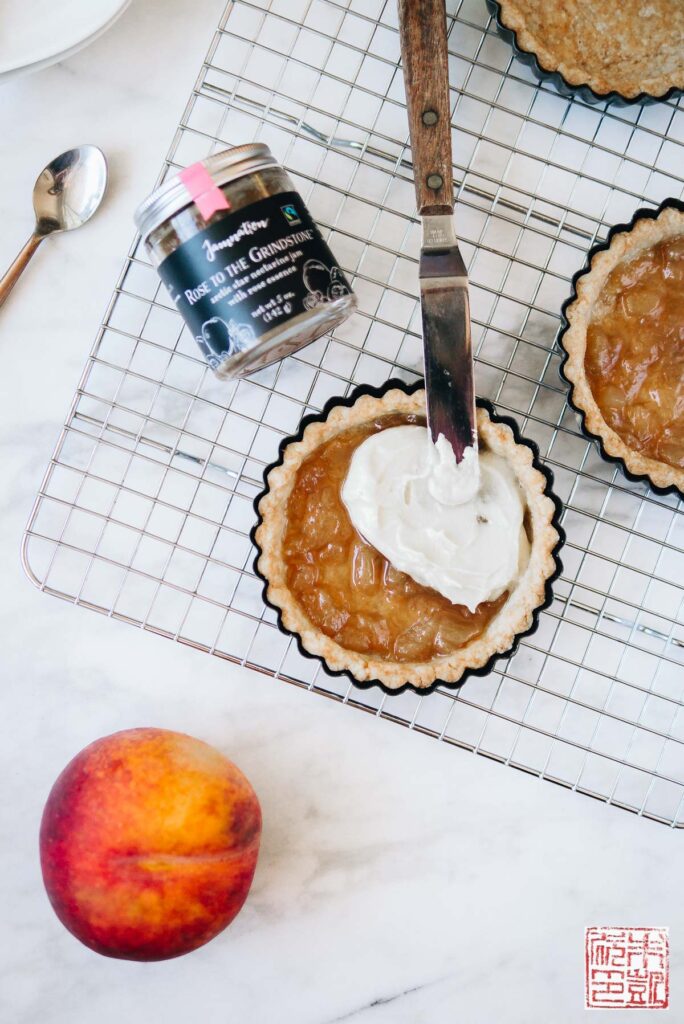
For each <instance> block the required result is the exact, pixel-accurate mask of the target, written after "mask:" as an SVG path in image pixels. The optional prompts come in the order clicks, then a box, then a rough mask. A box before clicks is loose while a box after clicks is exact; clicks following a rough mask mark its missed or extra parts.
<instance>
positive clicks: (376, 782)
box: [0, 0, 684, 1024]
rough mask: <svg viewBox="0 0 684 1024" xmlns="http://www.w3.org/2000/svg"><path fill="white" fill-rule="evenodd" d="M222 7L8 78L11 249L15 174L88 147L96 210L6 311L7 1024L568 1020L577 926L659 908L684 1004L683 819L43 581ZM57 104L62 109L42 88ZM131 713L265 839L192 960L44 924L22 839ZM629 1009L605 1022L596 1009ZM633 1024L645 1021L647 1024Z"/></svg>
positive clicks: (674, 999) (123, 27) (172, 10)
mask: <svg viewBox="0 0 684 1024" xmlns="http://www.w3.org/2000/svg"><path fill="white" fill-rule="evenodd" d="M221 7H222V0H195V2H194V3H192V4H187V3H184V2H183V0H163V2H162V0H136V2H135V3H134V4H132V6H131V7H130V8H129V10H128V11H127V12H126V14H125V15H124V16H123V18H122V19H121V21H120V22H119V23H118V24H117V25H116V26H115V27H114V28H113V29H112V30H111V32H109V33H108V34H107V35H106V36H104V37H103V38H102V39H100V40H99V41H97V42H96V43H95V44H94V45H93V46H92V47H91V48H89V49H88V50H86V51H84V52H83V53H81V54H79V55H77V56H76V57H74V58H72V59H71V60H69V61H67V62H66V63H65V64H63V65H58V66H56V67H54V68H51V69H49V70H47V71H44V72H41V73H40V74H38V75H36V76H34V77H29V78H24V79H21V80H19V81H17V82H14V83H10V84H9V85H6V86H3V87H2V97H3V101H4V104H3V110H4V120H3V144H4V146H5V152H6V153H7V154H10V157H11V158H7V159H5V160H3V165H2V186H3V187H2V198H1V200H0V201H1V202H2V212H3V238H2V250H3V257H2V258H3V259H5V261H6V262H9V260H10V259H11V258H12V257H13V256H14V253H15V250H17V249H18V248H19V246H20V245H21V244H23V242H24V240H25V236H27V235H28V233H29V231H30V229H31V207H30V189H31V185H32V183H33V180H34V177H35V174H36V173H37V171H38V170H39V169H40V168H41V167H42V166H43V165H44V164H45V162H46V160H47V159H49V158H50V157H51V156H52V155H53V154H55V153H58V152H60V151H61V150H62V149H64V148H65V146H67V145H70V144H73V143H78V142H81V141H88V142H93V143H96V144H98V145H100V146H102V147H103V148H104V149H105V150H106V151H107V153H108V155H109V157H110V160H111V167H112V185H111V192H110V195H109V199H108V201H107V203H106V205H105V206H104V207H103V209H102V211H101V213H100V214H99V215H98V217H97V218H95V219H94V220H93V222H92V223H91V224H90V225H88V226H87V227H86V228H84V229H83V230H82V231H79V232H78V233H77V234H74V235H71V236H69V237H66V236H65V237H58V238H53V239H50V241H49V242H48V243H46V245H45V246H44V247H43V248H42V250H41V252H40V253H38V255H37V256H36V258H35V260H34V263H33V265H32V266H31V267H30V269H29V271H28V272H27V274H26V276H25V278H24V279H23V280H22V281H21V283H20V285H19V286H17V288H16V290H15V292H14V294H13V295H12V297H11V299H10V300H9V302H8V303H7V305H6V306H5V307H4V308H3V310H2V311H1V316H0V332H1V333H2V353H3V359H4V363H5V365H4V368H3V382H4V383H3V389H2V393H3V402H2V418H1V420H2V424H1V426H0V431H1V436H0V444H1V446H2V447H1V451H2V465H3V469H4V486H3V488H2V490H1V492H0V507H1V508H2V513H3V514H2V530H1V534H0V573H1V578H2V581H3V585H2V588H0V615H1V616H2V633H1V635H2V656H1V665H2V669H1V678H2V683H3V686H2V698H3V703H2V708H3V713H2V717H1V719H0V730H1V732H2V742H1V743H0V758H1V759H2V778H3V783H4V784H3V786H2V787H1V789H0V861H1V863H0V906H2V908H3V913H2V920H1V923H0V1021H2V1022H3V1024H4V1022H7V1024H90V1022H91V1021H93V1020H96V1021H98V1024H120V1022H121V1021H123V1020H125V1021H126V1022H127V1024H150V1022H156V1021H165V1022H167V1024H182V1022H185V1021H188V1020H193V1021H198V1022H202V1024H226V1022H227V1021H247V1020H249V1021H250V1024H272V1022H273V1021H278V1022H279V1024H289V1022H292V1024H332V1022H335V1021H348V1020H352V1021H354V1022H355V1024H404V1022H405V1024H409V1022H410V1024H415V1022H418V1021H420V1022H424V1021H431V1022H432V1021H435V1022H440V1024H441V1022H447V1021H454V1022H455V1021H458V1022H459V1024H460V1022H462V1024H491V1022H492V1021H501V1022H503V1024H541V1022H547V1021H553V1022H554V1024H576V1022H580V1021H582V1020H584V1010H583V977H582V971H583V966H582V958H583V930H584V927H585V926H586V925H590V924H609V923H615V924H625V923H634V924H646V925H648V924H652V925H669V927H670V929H671V940H672V992H671V1006H672V1011H671V1015H670V1016H671V1019H672V1020H678V1019H681V1015H682V1013H683V1012H684V1011H682V1006H683V1005H684V991H682V990H683V988H684V964H683V953H682V945H681V943H682V938H681V936H682V933H683V932H684V928H683V927H682V925H684V920H683V914H682V904H681V899H680V898H679V897H678V894H679V893H680V890H681V880H680V874H681V872H680V866H679V865H680V860H681V857H680V850H681V836H680V835H679V834H677V833H675V832H672V831H668V830H667V829H666V828H664V827H662V826H660V825H656V824H653V823H650V822H647V821H639V820H638V819H636V818H634V817H633V816H631V815H629V814H626V813H624V812H622V811H619V810H615V809H612V808H609V807H605V806H604V805H602V804H598V803H594V802H592V801H591V800H588V799H586V798H582V797H579V796H576V795H573V794H571V793H567V792H565V791H563V790H561V789H557V788H556V787H554V786H551V785H549V784H547V783H541V782H538V781H536V780H534V779H531V778H528V777H526V776H525V775H523V774H522V773H519V772H515V771H512V770H509V769H506V768H503V767H500V766H498V765H496V764H492V763H489V762H487V761H486V760H485V759H483V758H476V757H472V756H471V755H469V754H466V753H462V752H459V751H457V750H453V749H448V748H447V747H445V746H443V745H441V744H439V743H436V742H434V740H429V739H424V738H420V737H417V736H415V737H409V736H407V733H406V730H404V729H399V728H396V727H395V726H394V725H392V724H390V723H388V722H384V721H379V720H377V719H375V718H373V717H372V716H369V715H362V714H359V713H358V712H355V711H354V710H352V709H350V708H344V707H340V706H339V705H336V704H333V703H332V702H328V701H325V700H320V699H318V698H316V697H314V696H312V695H310V694H308V693H306V692H305V691H303V690H300V689H296V688H294V687H289V686H287V685H286V684H284V683H280V682H275V681H273V680H270V679H267V678H264V677H261V676H258V675H256V674H254V673H252V672H249V671H247V670H241V669H238V668H234V667H232V666H231V665H229V664H226V663H224V662H221V661H219V660H217V659H212V658H209V657H206V656H204V655H202V654H199V653H196V652H193V651H191V650H189V649H187V648H183V647H181V646H180V645H176V644H171V643H169V642H168V641H166V640H162V639H160V638H157V637H154V636H152V635H150V634H143V633H142V632H140V631H136V630H134V629H131V628H130V627H128V626H124V625H122V624H119V623H115V622H111V621H107V619H106V618H105V617H100V616H97V615H95V614H92V613H90V612H87V611H85V610H81V609H74V608H73V607H70V606H69V605H68V604H67V603H62V602H59V601H57V600H54V599H50V598H48V597H45V596H43V595H41V594H40V593H38V592H37V591H35V590H34V589H33V588H32V587H31V586H30V584H29V583H28V582H27V581H26V579H25V578H24V576H23V574H22V571H21V568H20V564H19V555H18V552H19V544H20V539H21V533H22V529H23V526H24V523H25V521H26V518H27V516H28V512H29V509H30V506H31V502H32V498H33V494H34V493H35V492H36V490H37V488H38V486H39V483H40V478H41V476H42V473H43V469H44V466H45V464H46V461H47V459H48V457H49V454H50V452H51V450H52V446H53V443H54V440H55V438H56V436H57V433H58V430H59V427H60V425H61V423H62V420H63V417H64V413H65V411H66V409H67V406H68V403H69V401H70V399H71V396H72V393H73V389H74V387H75V385H76V383H77V380H78V376H79V374H80V369H81V366H82V364H83V361H84V359H85V356H86V354H87V352H88V350H89V348H90V345H91V343H92V339H93V337H94V335H95V332H96V329H97V326H98V324H99V320H100V317H101V315H102V313H103V311H104V309H105V306H106V303H107V301H108V299H109V295H110V292H111V288H112V285H113V282H114V280H115V277H116V275H117V273H118V271H119V269H120V266H121V263H122V259H123V255H124V253H125V252H126V250H127V248H128V245H129V243H130V239H131V237H132V223H131V215H132V210H133V208H134V206H135V204H136V203H137V202H138V200H139V199H140V197H141V196H143V195H145V194H146V192H147V191H148V190H149V188H150V186H151V185H152V184H153V181H154V178H155V176H156V173H157V169H158V166H159V163H160V160H161V157H162V155H163V153H164V152H165V151H166V148H167V146H168V142H169V139H170V137H171V134H172V132H173V129H174V126H175V124H176V121H177V118H178V116H179V114H180V111H181V109H182V106H183V104H184V102H185V99H186V95H187V92H188V90H189V88H190V85H191V82H192V80H193V78H194V75H195V70H196V67H197V65H198V63H199V61H200V60H201V59H202V56H203V55H204V53H205V51H206V46H207V43H208V41H209V35H210V31H211V27H212V26H213V25H214V24H216V22H217V20H218V17H219V14H220V11H221ZM57 99H58V101H59V102H57ZM136 725H158V726H163V727H168V728H175V729H181V730H185V731H187V732H190V733H193V734H195V735H197V736H199V737H202V738H203V739H206V740H207V741H209V742H211V743H214V744H215V745H216V746H218V747H219V748H220V749H221V750H223V751H224V752H225V753H226V754H228V756H230V757H232V758H234V759H235V760H236V762H237V763H238V764H239V765H240V766H241V767H242V768H243V769H244V770H245V771H246V772H247V774H248V775H249V777H250V778H251V780H252V782H253V784H254V786H255V788H256V790H257V792H258V793H259V796H260V798H261V801H262V806H263V811H264V834H263V842H262V855H261V859H260V862H259V866H258V868H257V873H256V878H255V883H254V888H253V890H252V893H251V896H250V898H249V899H248V901H247V904H246V906H245V908H244V910H243V912H242V913H241V914H240V916H239V917H238V918H237V920H236V921H235V923H234V924H233V925H232V926H231V927H230V928H229V930H228V931H227V932H225V933H224V934H223V935H222V936H220V937H219V938H217V939H216V940H215V941H213V942H212V943H210V944H209V945H207V946H206V947H204V948H203V949H201V950H199V951H198V952H196V953H193V954H191V955H189V956H187V957H185V958H182V959H179V960H176V961H170V962H167V963H159V964H134V963H125V962H117V961H113V960H107V959H104V958H101V957H98V956H97V955H95V954H93V953H91V952H89V951H88V950H87V949H85V948H84V947H82V946H80V945H79V944H78V943H77V942H76V941H75V940H74V939H72V938H71V936H70V935H68V934H67V932H65V931H64V929H63V928H62V926H61V925H60V924H59V922H58V921H57V919H56V918H55V916H54V914H53V913H52V911H51V909H50V907H49V905H48V902H47V899H46V897H45V895H44V892H43V890H42V885H41V880H40V872H39V865H38V848H37V830H38V824H39V821H40V814H41V811H42V806H43V802H44V800H45V797H46V796H47V793H48V790H49V788H50V786H51V785H52V782H53V781H54V779H55V777H56V775H57V774H58V772H59V771H60V770H61V768H62V767H63V766H64V764H65V763H66V761H67V760H68V759H69V758H70V757H71V756H73V755H74V754H75V753H76V752H77V751H78V750H79V749H80V748H81V747H82V746H84V745H85V744H86V743H88V742H90V741H91V740H92V739H94V738H95V737H97V736H99V735H102V734H105V733H108V732H112V731H115V730H117V729H121V728H127V727H130V726H136ZM625 1019H628V1020H629V1022H630V1024H633V1022H632V1018H631V1015H625V1014H623V1013H621V1012H620V1011H616V1012H614V1013H613V1015H612V1016H611V1017H610V1024H624V1021H625ZM640 1019H641V1018H640Z"/></svg>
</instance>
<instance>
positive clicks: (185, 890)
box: [40, 729, 261, 960]
mask: <svg viewBox="0 0 684 1024" xmlns="http://www.w3.org/2000/svg"><path fill="white" fill-rule="evenodd" d="M260 835H261V809H260V807H259V801H258V799H257V796H256V793H255V792H254V790H253V789H252V787H251V785H250V783H249V781H248V780H247V779H246V778H245V776H244V775H243V774H242V772H241V771H240V770H239V769H238V768H236V767H235V765H234V764H232V763H231V762H230V761H229V760H228V759H227V758H225V757H224V756H223V755H222V754H220V753H219V752H218V751H217V750H215V749H214V748H213V747H210V746H208V745H207V744H206V743H203V742H201V741H200V740H196V739H193V738H192V737H191V736H186V735H184V734H182V733H177V732H168V731H166V730H164V729H130V730H126V731H124V732H119V733H114V734H113V735H112V736H106V737H104V738H103V739H99V740H96V741H95V742H94V743H91V744H90V746H88V747H86V748H85V749H84V750H82V751H81V752H80V754H77V755H76V757H75V758H74V759H73V760H72V761H71V762H70V763H69V764H68V765H67V766H66V768H65V769H64V771H63V772H62V774H61V775H60V776H59V778H58V779H57V781H56V782H55V784H54V786H53V787H52V791H51V792H50V795H49V797H48V801H47V804H46V806H45V810H44V812H43V820H42V824H41V830H40V854H41V865H42V869H43V879H44V882H45V887H46V889H47V893H48V896H49V897H50V902H51V903H52V906H53V907H54V910H55V912H56V914H57V916H58V917H59V919H60V921H61V922H62V923H63V924H64V925H65V926H66V927H67V928H68V929H69V931H71V932H73V934H74V935H75V936H76V937H77V938H78V939H80V940H81V942H83V943H85V945H86V946H89V947H90V948H91V949H94V950H96V952H98V953H103V954H105V955H106V956H114V957H121V958H123V959H128V960H164V959H167V958H168V957H173V956H179V955H180V954H181V953H187V952H189V951H190V950H192V949H196V948H197V947H198V946H201V945H203V944H204V943H205V942H208V941H209V939H212V938H213V937H214V936H215V935H217V934H218V933H219V932H220V931H222V930H223V929H224V928H225V927H226V925H228V924H230V922H231V921H232V920H233V918H234V917H235V915H236V914H237V913H238V911H239V910H240V908H241V907H242V905H243V903H244V901H245V898H246V896H247V893H248V891H249V887H250V885H251V883H252V877H253V875H254V869H255V867H256V862H257V855H258V852H259V838H260Z"/></svg>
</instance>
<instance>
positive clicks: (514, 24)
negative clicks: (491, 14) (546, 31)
mask: <svg viewBox="0 0 684 1024" xmlns="http://www.w3.org/2000/svg"><path fill="white" fill-rule="evenodd" d="M546 2H547V3H549V4H551V3H559V2H560V0H546ZM602 6H603V7H605V8H607V5H606V4H603V5H602ZM499 8H500V21H501V24H502V25H503V26H504V28H507V29H509V30H510V31H512V32H514V33H515V36H516V43H517V45H518V47H519V48H520V49H521V50H523V51H525V52H526V53H531V54H533V55H534V56H535V57H536V59H537V61H538V63H539V66H540V67H541V68H542V70H543V71H546V72H550V73H553V72H558V73H559V74H561V75H562V76H563V78H564V79H565V81H566V82H567V83H568V85H570V86H572V87H575V88H580V87H581V86H588V87H589V88H590V89H592V90H593V92H594V93H595V94H596V95H597V96H598V97H599V98H600V97H601V96H607V95H609V94H610V93H613V92H616V93H618V94H619V95H620V96H623V97H624V98H625V99H627V100H633V99H636V98H638V97H640V96H641V95H642V94H644V93H645V94H646V95H647V96H653V97H654V98H656V99H657V98H659V97H661V96H664V95H665V94H666V93H667V92H669V90H670V89H682V88H684V81H683V80H682V73H681V69H679V71H678V73H673V71H672V69H671V68H669V67H667V66H666V67H665V68H663V69H662V70H661V69H660V68H659V67H658V65H657V55H658V50H659V48H660V45H661V44H660V41H659V40H658V39H657V38H656V39H654V40H653V52H654V57H653V59H652V61H651V62H650V71H649V74H648V76H647V77H644V72H643V70H641V69H639V70H637V69H635V71H634V75H633V77H632V78H625V77H624V74H623V80H622V81H621V82H620V83H618V84H616V83H615V82H614V81H612V80H611V79H610V77H609V73H610V66H609V65H606V66H605V69H604V70H603V73H602V72H601V69H600V68H593V69H587V68H583V67H578V66H577V64H575V63H574V62H572V61H568V59H567V58H568V57H570V52H568V54H567V56H566V55H565V54H563V53H558V52H555V51H554V50H553V49H550V48H549V46H548V45H547V44H546V43H545V42H544V40H543V39H541V38H540V36H539V34H538V32H536V31H532V30H531V29H530V27H529V24H528V16H527V12H526V11H525V8H524V6H521V4H520V3H519V2H518V0H499ZM635 22H636V25H635V28H634V33H633V34H635V35H636V34H639V35H640V37H641V39H642V40H643V34H644V31H645V26H644V24H643V21H642V20H641V19H639V20H638V21H637V19H636V18H635ZM646 27H647V26H646ZM672 38H673V40H674V39H675V30H674V29H673V30H672ZM642 45H643V43H642ZM597 56H598V54H597Z"/></svg>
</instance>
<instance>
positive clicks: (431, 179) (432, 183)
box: [427, 174, 444, 192]
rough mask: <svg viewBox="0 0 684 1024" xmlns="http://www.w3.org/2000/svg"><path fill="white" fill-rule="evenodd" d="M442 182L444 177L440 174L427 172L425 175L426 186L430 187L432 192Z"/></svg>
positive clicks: (440, 185) (439, 186) (435, 190)
mask: <svg viewBox="0 0 684 1024" xmlns="http://www.w3.org/2000/svg"><path fill="white" fill-rule="evenodd" d="M443 184H444V178H443V177H442V175H441V174H428V176H427V187H428V188H431V189H432V190H433V191H434V192H437V190H438V189H440V188H441V187H442V185H443Z"/></svg>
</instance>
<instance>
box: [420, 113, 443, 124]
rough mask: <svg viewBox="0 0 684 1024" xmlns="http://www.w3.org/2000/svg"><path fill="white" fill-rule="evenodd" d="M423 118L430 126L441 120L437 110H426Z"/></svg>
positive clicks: (424, 122)
mask: <svg viewBox="0 0 684 1024" xmlns="http://www.w3.org/2000/svg"><path fill="white" fill-rule="evenodd" d="M422 120H423V124H426V125H428V127H429V126H431V125H433V124H437V122H438V121H439V114H438V113H437V111H436V110H424V111H423V117H422Z"/></svg>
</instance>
